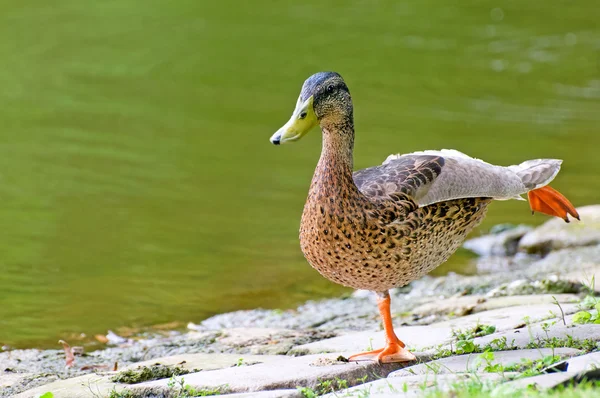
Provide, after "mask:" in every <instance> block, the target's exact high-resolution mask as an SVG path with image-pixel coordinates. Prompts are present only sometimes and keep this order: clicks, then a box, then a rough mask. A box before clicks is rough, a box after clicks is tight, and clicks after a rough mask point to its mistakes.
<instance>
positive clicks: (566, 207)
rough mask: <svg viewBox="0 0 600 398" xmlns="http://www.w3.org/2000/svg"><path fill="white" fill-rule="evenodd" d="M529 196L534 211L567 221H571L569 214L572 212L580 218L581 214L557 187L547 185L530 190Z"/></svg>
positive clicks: (572, 214)
mask: <svg viewBox="0 0 600 398" xmlns="http://www.w3.org/2000/svg"><path fill="white" fill-rule="evenodd" d="M527 198H528V199H529V206H530V207H531V211H532V212H536V211H537V212H540V213H544V214H547V215H549V216H555V217H560V218H562V219H563V220H565V221H566V222H569V217H568V216H567V214H570V215H571V216H572V217H575V218H576V219H578V220H579V214H578V213H577V210H575V207H574V206H573V205H572V204H571V202H569V200H568V199H567V198H565V197H564V196H563V195H562V194H561V193H560V192H558V191H557V190H556V189H554V188H551V187H549V186H547V185H546V186H545V187H541V188H538V189H534V190H533V191H529V192H528V193H527Z"/></svg>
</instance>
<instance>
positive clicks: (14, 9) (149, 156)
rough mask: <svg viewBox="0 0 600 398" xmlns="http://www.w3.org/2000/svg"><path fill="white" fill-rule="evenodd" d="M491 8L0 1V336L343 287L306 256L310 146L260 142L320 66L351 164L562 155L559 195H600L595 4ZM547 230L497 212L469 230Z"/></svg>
mask: <svg viewBox="0 0 600 398" xmlns="http://www.w3.org/2000/svg"><path fill="white" fill-rule="evenodd" d="M503 3H506V4H504V5H502V8H498V7H499V4H500V3H499V2H492V1H479V2H467V3H465V4H464V5H461V6H456V5H452V6H450V5H448V4H446V3H445V2H442V1H439V0H428V1H423V2H413V3H407V2H396V1H376V2H372V1H355V0H350V1H348V0H345V1H333V2H322V1H317V0H307V1H303V2H300V3H299V2H293V1H279V2H270V1H263V0H257V1H252V2H238V1H233V0H223V1H219V2H208V1H197V0H180V1H177V2H165V1H153V0H152V1H134V0H118V1H116V0H110V1H102V2H81V1H75V0H61V1H59V2H52V4H50V3H48V2H45V1H41V0H33V1H28V2H12V3H11V4H9V3H7V2H4V3H3V4H1V5H0V37H1V38H0V58H1V59H2V60H3V61H2V67H1V68H0V87H1V90H0V126H1V128H0V135H1V145H0V198H1V203H2V205H1V206H0V222H1V223H2V224H1V225H2V228H0V275H1V276H0V345H1V344H9V345H11V346H14V347H27V346H38V347H48V346H52V347H57V345H56V340H57V339H59V338H65V337H69V336H73V335H75V334H79V333H85V334H87V335H88V336H92V335H93V334H95V333H105V332H106V331H107V329H118V328H119V327H124V326H126V327H144V326H149V325H155V324H160V323H166V322H173V321H180V322H187V321H195V322H198V321H200V320H202V319H204V318H206V317H208V316H210V315H213V314H216V313H220V312H224V311H231V310H236V309H243V308H255V307H267V308H291V307H293V306H295V305H297V304H299V303H301V302H302V301H305V300H308V299H318V298H321V297H327V296H332V295H337V294H340V293H342V292H344V291H345V290H344V289H343V288H341V287H339V286H336V285H334V284H332V283H331V282H329V281H327V280H325V279H324V278H322V277H320V276H319V275H318V274H317V273H316V271H314V270H312V269H311V268H310V267H309V266H308V265H307V263H306V261H305V260H304V258H303V256H302V254H301V252H300V249H299V244H298V237H297V235H298V226H299V221H300V215H301V212H302V206H303V203H304V200H305V198H306V193H307V190H308V186H309V183H310V179H311V176H312V172H313V169H314V167H315V165H316V162H317V159H318V156H319V150H320V137H319V135H320V134H319V133H318V131H314V132H313V133H311V134H309V135H308V136H307V137H306V138H305V139H303V140H302V141H301V142H298V143H297V144H295V145H288V146H284V147H274V146H273V145H271V144H270V143H269V137H270V136H271V134H272V133H273V132H274V131H275V130H276V129H277V128H279V127H280V126H281V124H282V123H284V122H285V121H286V120H287V118H288V117H289V115H290V113H291V111H292V109H293V107H294V105H295V101H296V98H297V95H298V93H299V89H300V86H301V84H302V82H303V81H304V79H305V78H306V77H308V76H309V75H310V74H312V73H314V72H317V71H320V70H335V71H338V72H340V73H341V74H342V75H343V76H344V77H345V79H346V81H347V83H348V85H349V87H350V90H351V92H352V95H353V98H354V103H355V116H356V128H357V138H356V151H355V166H356V167H357V168H363V167H368V166H371V165H375V164H378V163H381V161H383V160H384V159H385V158H386V157H387V155H388V154H389V153H392V152H411V151H415V150H422V149H439V148H455V149H458V150H461V151H463V152H466V153H468V154H470V155H471V156H475V157H479V158H484V159H485V160H487V161H489V162H493V163H498V164H503V165H508V164H513V163H518V162H521V161H523V160H526V159H531V158H538V157H556V158H561V159H564V160H565V163H564V167H563V171H562V172H561V174H560V175H559V176H558V178H557V179H556V181H555V183H554V184H553V186H554V187H555V188H557V189H559V190H560V191H561V192H562V193H564V194H565V195H566V196H567V197H569V198H570V199H571V200H572V201H573V203H574V204H575V205H584V204H590V203H597V202H600V189H598V173H599V171H600V167H599V166H598V154H597V150H598V148H599V146H600V132H599V131H598V125H599V122H600V66H599V65H600V31H599V28H598V20H600V8H599V7H598V6H597V3H596V2H595V1H592V0H586V1H580V2H575V3H573V2H568V3H565V2H559V1H550V2H548V1H541V0H533V1H529V2H527V3H526V4H525V3H523V2H514V1H513V2H503ZM544 220H546V217H544V216H541V215H536V216H535V217H531V215H530V212H529V208H528V206H527V204H526V203H524V202H503V203H496V204H494V205H493V206H492V207H491V209H490V212H489V216H488V218H487V219H486V221H485V223H484V224H483V226H482V229H481V230H486V229H489V228H490V227H491V226H492V225H494V224H497V223H504V222H510V223H520V222H524V223H532V224H538V223H541V222H543V221H544ZM481 230H480V231H481ZM448 270H454V271H457V272H469V271H470V270H471V269H470V266H469V256H468V255H467V254H465V253H464V252H459V253H457V255H455V256H454V257H453V258H452V259H451V260H450V262H449V263H448V264H447V265H445V266H443V267H442V268H440V269H439V270H438V272H440V273H443V272H447V271H448Z"/></svg>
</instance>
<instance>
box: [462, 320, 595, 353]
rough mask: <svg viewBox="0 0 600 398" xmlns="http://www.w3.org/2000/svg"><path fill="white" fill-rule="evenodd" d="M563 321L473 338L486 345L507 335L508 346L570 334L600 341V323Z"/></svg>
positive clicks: (481, 344) (475, 342)
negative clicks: (565, 322) (545, 328)
mask: <svg viewBox="0 0 600 398" xmlns="http://www.w3.org/2000/svg"><path fill="white" fill-rule="evenodd" d="M559 322H561V323H556V324H554V325H551V326H549V327H548V329H547V330H544V328H543V327H542V326H541V325H540V324H535V325H531V326H525V327H523V328H520V329H515V330H507V331H504V332H500V333H494V334H490V335H487V336H483V337H478V338H476V339H474V340H473V343H474V344H478V345H480V346H485V345H487V344H489V343H490V342H492V341H493V340H495V339H503V338H504V337H506V344H507V345H508V346H515V347H518V348H525V347H527V345H528V344H530V343H539V342H541V341H543V340H545V339H549V338H550V339H552V338H559V339H563V338H567V337H569V336H571V337H573V338H574V339H580V340H587V339H592V340H594V341H600V325H595V324H586V325H568V324H567V325H568V326H564V325H563V324H562V321H559Z"/></svg>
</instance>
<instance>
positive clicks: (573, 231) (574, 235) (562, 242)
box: [519, 205, 600, 253]
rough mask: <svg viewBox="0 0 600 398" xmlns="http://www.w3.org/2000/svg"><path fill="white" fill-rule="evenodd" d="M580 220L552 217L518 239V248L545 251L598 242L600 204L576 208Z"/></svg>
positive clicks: (599, 238)
mask: <svg viewBox="0 0 600 398" xmlns="http://www.w3.org/2000/svg"><path fill="white" fill-rule="evenodd" d="M577 211H578V212H579V215H580V216H581V222H579V221H577V220H573V221H572V222H571V223H565V222H564V221H563V220H561V219H559V218H552V219H550V220H548V221H546V222H545V223H544V224H542V225H541V226H539V227H537V228H536V229H534V230H533V231H530V232H528V233H527V234H525V236H523V238H521V240H520V241H519V249H520V250H524V251H527V252H530V253H531V252H535V253H547V252H550V251H552V250H558V249H563V248H566V247H575V246H589V245H597V244H600V205H592V206H584V207H580V208H578V209H577Z"/></svg>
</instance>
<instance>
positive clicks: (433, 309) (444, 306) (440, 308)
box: [411, 295, 487, 317]
mask: <svg viewBox="0 0 600 398" xmlns="http://www.w3.org/2000/svg"><path fill="white" fill-rule="evenodd" d="M486 300H487V298H486V297H485V296H482V295H469V296H458V297H449V298H447V299H444V300H436V301H434V302H431V303H425V304H422V305H420V306H418V307H416V308H414V309H413V310H412V311H411V313H412V314H413V315H416V316H419V317H426V316H431V315H449V314H452V315H454V316H464V315H468V314H471V313H472V312H474V311H475V309H476V308H477V306H478V305H480V304H482V303H484V302H485V301H486Z"/></svg>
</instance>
